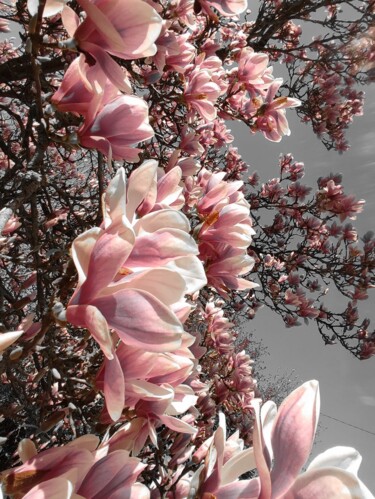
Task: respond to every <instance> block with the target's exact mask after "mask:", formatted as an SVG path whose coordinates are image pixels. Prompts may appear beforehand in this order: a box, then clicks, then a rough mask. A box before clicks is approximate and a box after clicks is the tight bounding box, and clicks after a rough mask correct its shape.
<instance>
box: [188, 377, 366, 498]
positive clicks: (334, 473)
mask: <svg viewBox="0 0 375 499" xmlns="http://www.w3.org/2000/svg"><path fill="white" fill-rule="evenodd" d="M253 406H254V409H255V428H254V433H253V445H254V446H253V448H251V449H247V450H241V447H240V446H237V448H236V449H235V450H234V453H233V454H232V457H231V458H230V459H229V460H226V459H225V448H226V446H227V442H228V441H227V440H226V435H225V422H224V421H221V424H220V426H219V428H218V429H217V430H216V432H215V434H214V436H213V437H211V439H210V441H209V450H208V456H209V458H207V457H206V459H205V463H204V464H203V465H201V467H200V468H199V469H198V470H197V472H196V473H195V474H194V475H190V476H187V477H186V478H185V481H186V483H185V486H186V485H189V486H190V490H194V489H195V493H197V491H199V492H198V494H199V495H200V497H204V495H205V494H206V495H207V497H208V496H209V494H211V495H215V497H217V498H218V499H240V498H246V499H268V498H273V499H297V498H298V499H313V498H317V497H329V498H332V499H341V498H342V497H361V498H363V499H373V497H374V496H373V495H372V494H371V492H370V491H369V490H368V489H367V487H366V486H365V485H364V484H363V483H362V481H361V480H360V479H359V478H358V476H357V473H358V468H359V465H360V463H361V456H360V454H359V453H358V452H357V451H356V450H355V449H352V448H350V447H334V448H332V449H329V450H328V451H326V452H325V453H323V454H320V455H319V456H318V457H317V458H315V459H314V460H313V461H312V462H311V464H310V465H309V466H308V468H307V471H306V472H305V473H302V474H299V473H300V472H301V470H302V468H303V466H304V464H305V462H306V461H307V459H308V457H309V454H310V451H311V448H312V444H313V440H314V436H315V431H316V427H317V423H318V417H319V408H320V397H319V386H318V382H317V381H309V382H307V383H304V384H303V385H302V386H300V387H299V388H297V389H296V390H294V391H293V392H292V393H291V394H290V395H289V396H288V397H287V398H286V399H285V400H284V402H283V403H282V404H281V406H280V408H279V410H278V411H277V410H276V406H275V404H274V403H273V402H271V401H269V402H266V403H265V404H264V405H263V407H262V408H261V409H260V401H259V400H254V401H253ZM201 457H204V453H203V455H202V456H201ZM254 468H257V471H258V477H257V478H253V479H250V480H242V481H239V480H238V477H239V476H240V475H241V474H243V473H245V472H246V471H249V470H251V469H254Z"/></svg>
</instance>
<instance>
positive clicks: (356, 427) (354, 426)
mask: <svg viewBox="0 0 375 499" xmlns="http://www.w3.org/2000/svg"><path fill="white" fill-rule="evenodd" d="M320 415H321V416H325V417H326V418H329V419H333V420H334V421H338V422H339V423H342V424H345V425H346V426H351V427H352V428H355V429H356V430H361V431H364V432H365V433H369V434H370V435H375V432H373V431H369V430H365V429H364V428H360V427H359V426H356V425H354V424H351V423H347V422H346V421H342V420H341V419H338V418H334V417H333V416H328V414H324V413H323V412H321V413H320Z"/></svg>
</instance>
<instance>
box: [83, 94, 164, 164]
mask: <svg viewBox="0 0 375 499" xmlns="http://www.w3.org/2000/svg"><path fill="white" fill-rule="evenodd" d="M103 96H104V97H100V96H99V97H98V98H97V99H95V98H94V99H93V101H92V103H91V104H90V108H89V109H88V111H87V116H86V120H85V122H84V123H83V125H82V126H81V127H80V128H79V130H78V132H77V134H78V138H79V143H80V144H81V145H82V146H83V147H87V148H89V149H97V150H98V151H101V152H102V153H103V154H105V155H106V156H107V158H108V161H109V162H110V161H111V159H112V158H114V159H125V160H126V161H129V162H136V161H138V160H139V157H138V154H139V152H140V151H141V150H140V149H139V148H137V147H134V146H136V145H137V144H138V143H139V142H143V141H145V140H148V139H150V138H151V137H153V135H154V131H153V129H152V128H151V126H150V125H149V118H148V106H147V103H146V102H145V101H144V100H143V99H141V98H139V97H136V96H133V95H119V96H117V97H114V98H113V99H112V100H110V101H109V102H108V101H107V102H106V97H107V96H106V95H105V94H104V93H103ZM102 99H104V103H103V100H102ZM103 104H104V105H103Z"/></svg>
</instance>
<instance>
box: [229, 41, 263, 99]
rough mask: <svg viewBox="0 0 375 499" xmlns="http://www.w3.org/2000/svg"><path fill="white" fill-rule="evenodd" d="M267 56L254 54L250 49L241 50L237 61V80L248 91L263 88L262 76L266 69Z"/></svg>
mask: <svg viewBox="0 0 375 499" xmlns="http://www.w3.org/2000/svg"><path fill="white" fill-rule="evenodd" d="M268 63H269V58H268V55H267V54H263V53H259V52H254V50H253V49H252V48H251V47H245V48H243V49H242V50H241V53H240V58H239V61H238V73H237V74H238V80H239V81H240V82H241V83H244V84H245V85H246V88H247V89H248V90H250V91H251V90H252V89H258V88H259V89H260V88H262V87H265V85H266V82H265V81H264V79H263V75H264V74H265V71H266V69H267V67H268Z"/></svg>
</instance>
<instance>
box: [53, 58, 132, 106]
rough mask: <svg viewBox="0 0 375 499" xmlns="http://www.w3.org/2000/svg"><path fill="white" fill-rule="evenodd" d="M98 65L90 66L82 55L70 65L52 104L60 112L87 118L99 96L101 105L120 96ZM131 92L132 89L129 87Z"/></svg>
mask: <svg viewBox="0 0 375 499" xmlns="http://www.w3.org/2000/svg"><path fill="white" fill-rule="evenodd" d="M98 68H99V66H98V64H94V65H89V64H87V62H86V59H85V56H84V55H82V54H81V55H80V56H79V57H77V58H76V59H74V61H73V62H72V63H71V64H70V66H69V67H68V69H67V71H66V73H65V75H64V78H63V80H62V82H61V84H60V86H59V88H58V90H57V91H56V92H55V93H54V94H53V96H52V98H51V102H52V104H53V105H55V106H56V107H57V108H58V109H59V111H62V112H71V113H77V114H80V115H82V116H87V114H88V112H89V108H90V104H91V103H92V101H93V100H94V99H97V95H98V94H99V95H100V94H102V97H101V99H100V101H101V102H100V104H101V105H102V104H103V101H104V102H108V101H110V100H111V99H113V98H115V97H116V96H118V95H120V94H119V92H118V89H117V88H116V87H115V86H114V85H113V84H110V82H109V80H107V77H106V76H105V74H104V73H103V72H102V71H101V70H99V71H98ZM129 90H130V87H129Z"/></svg>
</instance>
